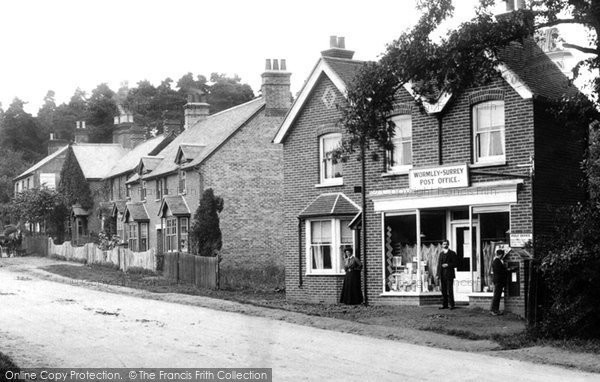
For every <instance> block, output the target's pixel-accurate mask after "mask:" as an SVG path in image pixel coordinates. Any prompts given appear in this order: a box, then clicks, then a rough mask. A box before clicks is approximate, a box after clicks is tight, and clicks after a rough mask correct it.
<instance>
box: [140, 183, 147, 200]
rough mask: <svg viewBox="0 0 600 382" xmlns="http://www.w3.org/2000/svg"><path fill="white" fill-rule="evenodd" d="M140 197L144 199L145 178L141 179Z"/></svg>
mask: <svg viewBox="0 0 600 382" xmlns="http://www.w3.org/2000/svg"><path fill="white" fill-rule="evenodd" d="M140 197H141V198H142V200H146V181H145V180H142V189H141V195H140Z"/></svg>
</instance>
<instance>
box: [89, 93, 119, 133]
mask: <svg viewBox="0 0 600 382" xmlns="http://www.w3.org/2000/svg"><path fill="white" fill-rule="evenodd" d="M118 113H119V111H118V109H117V104H116V102H115V92H114V91H112V90H111V89H110V88H109V87H108V85H107V84H105V83H102V84H100V85H98V86H96V88H95V89H94V90H92V95H91V96H90V98H89V99H88V100H87V113H86V115H87V116H86V121H87V123H88V125H89V126H90V142H98V143H110V142H112V129H113V118H114V117H115V116H116V115H117V114H118Z"/></svg>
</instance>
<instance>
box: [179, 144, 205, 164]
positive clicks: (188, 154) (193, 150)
mask: <svg viewBox="0 0 600 382" xmlns="http://www.w3.org/2000/svg"><path fill="white" fill-rule="evenodd" d="M205 148H206V146H205V145H197V144H190V143H182V144H180V145H179V149H178V150H177V154H176V155H175V163H177V164H182V163H186V162H191V161H192V160H194V158H197V157H198V156H200V154H201V153H202V151H204V149H205Z"/></svg>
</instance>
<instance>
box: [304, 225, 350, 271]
mask: <svg viewBox="0 0 600 382" xmlns="http://www.w3.org/2000/svg"><path fill="white" fill-rule="evenodd" d="M351 221H352V218H351V217H331V218H327V217H325V218H314V219H307V220H306V221H305V230H306V231H305V232H306V235H305V237H306V253H305V259H306V274H307V275H334V276H338V275H344V274H345V272H344V261H343V259H342V256H343V253H344V251H343V249H344V248H345V247H347V246H349V245H351V246H352V251H353V253H354V251H355V250H356V242H355V235H354V231H353V230H352V229H351V228H349V229H350V232H351V234H352V239H351V240H352V243H347V242H346V243H345V242H343V241H342V231H341V230H342V226H343V224H346V226H348V224H350V222H351ZM315 222H330V223H331V243H330V244H329V245H330V253H331V269H318V268H313V265H312V247H313V245H314V243H313V242H312V223H315Z"/></svg>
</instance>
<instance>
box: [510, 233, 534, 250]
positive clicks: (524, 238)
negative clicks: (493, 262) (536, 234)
mask: <svg viewBox="0 0 600 382" xmlns="http://www.w3.org/2000/svg"><path fill="white" fill-rule="evenodd" d="M532 240H533V234H531V233H511V234H510V246H511V247H517V248H523V247H525V245H526V244H527V243H528V242H530V241H532Z"/></svg>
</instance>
